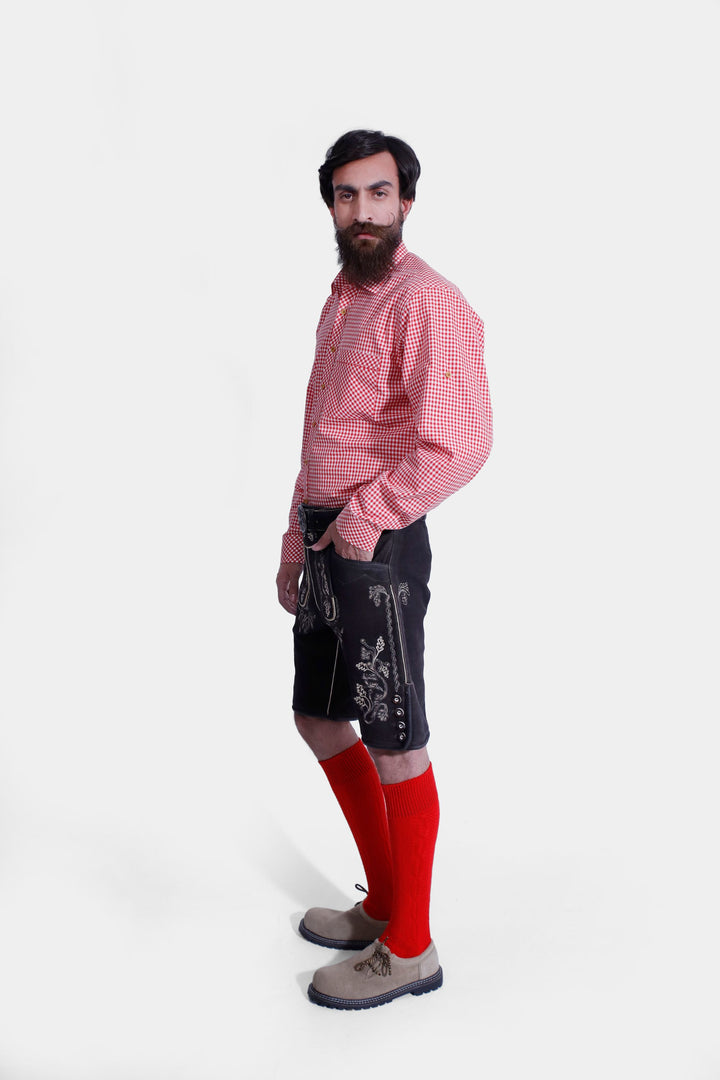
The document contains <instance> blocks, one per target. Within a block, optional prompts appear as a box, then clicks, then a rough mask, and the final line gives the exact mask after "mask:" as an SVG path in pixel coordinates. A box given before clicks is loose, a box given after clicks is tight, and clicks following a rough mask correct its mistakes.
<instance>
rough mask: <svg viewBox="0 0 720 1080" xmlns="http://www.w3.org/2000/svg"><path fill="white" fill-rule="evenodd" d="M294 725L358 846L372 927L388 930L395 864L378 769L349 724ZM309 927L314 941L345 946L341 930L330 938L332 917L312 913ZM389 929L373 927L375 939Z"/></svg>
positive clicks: (300, 720) (304, 720)
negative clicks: (340, 942)
mask: <svg viewBox="0 0 720 1080" xmlns="http://www.w3.org/2000/svg"><path fill="white" fill-rule="evenodd" d="M295 724H296V725H297V729H298V731H299V732H300V734H301V735H302V737H303V739H304V740H305V742H306V743H307V744H308V746H309V747H310V749H311V750H312V751H313V753H314V754H315V756H316V758H317V759H318V761H319V763H320V766H321V768H322V770H323V772H324V773H325V775H326V776H327V778H328V781H329V783H330V787H331V788H332V790H333V793H334V795H335V797H336V799H337V800H338V803H339V804H340V808H341V810H342V812H343V814H344V815H345V820H346V821H347V823H348V825H349V827H350V831H351V832H352V834H353V837H354V839H355V843H356V844H357V847H358V852H359V854H360V859H361V860H362V864H363V868H364V870H365V875H366V879H367V883H368V895H367V897H366V898H365V900H364V901H363V904H362V907H363V910H364V912H365V914H366V915H368V916H369V917H370V919H371V920H372V921H373V922H375V923H383V924H385V923H386V922H387V920H388V918H389V917H390V909H391V905H392V862H391V858H390V838H389V835H388V822H387V812H386V809H385V798H384V796H383V791H382V787H381V785H380V779H379V777H378V773H377V769H376V768H375V765H374V764H373V761H372V758H371V757H370V755H369V754H368V752H367V750H366V749H365V747H364V746H363V744H362V743H361V742H360V740H359V739H358V737H357V735H356V734H355V731H354V729H353V727H352V725H351V724H350V723H348V722H347V721H338V720H322V719H318V718H317V717H311V716H305V715H304V714H302V713H296V714H295ZM322 910H323V912H325V911H326V909H322ZM333 922H334V920H333ZM305 925H306V929H309V930H312V931H313V933H314V934H315V938H317V937H326V938H334V939H335V940H340V939H341V937H342V932H341V930H340V929H339V928H338V927H339V926H340V925H341V924H338V926H336V928H335V930H334V931H333V932H331V931H330V929H328V930H327V932H325V930H324V927H326V926H329V924H328V917H327V915H326V914H322V915H319V914H318V912H317V909H314V910H313V911H312V912H308V914H307V915H306V917H305ZM384 928H385V927H384V925H383V926H382V927H380V928H379V927H378V926H373V927H372V929H373V930H374V931H375V933H378V932H379V929H384ZM367 929H368V928H367V926H365V925H364V924H363V925H362V926H361V927H360V931H361V932H362V933H363V934H366V933H367Z"/></svg>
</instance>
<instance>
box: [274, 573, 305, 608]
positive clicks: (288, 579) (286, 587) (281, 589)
mask: <svg viewBox="0 0 720 1080" xmlns="http://www.w3.org/2000/svg"><path fill="white" fill-rule="evenodd" d="M301 570H302V563H296V562H283V563H280V569H279V570H278V572H277V577H276V578H275V584H276V585H277V591H278V600H279V601H280V603H281V605H282V606H283V607H284V608H285V610H286V611H289V612H290V614H291V615H294V614H295V612H296V611H297V601H298V582H299V580H300V571H301Z"/></svg>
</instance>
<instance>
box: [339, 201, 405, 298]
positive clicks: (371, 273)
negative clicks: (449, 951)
mask: <svg viewBox="0 0 720 1080" xmlns="http://www.w3.org/2000/svg"><path fill="white" fill-rule="evenodd" d="M402 227H403V215H402V213H401V214H400V216H399V218H397V219H396V220H395V221H393V223H392V224H391V225H373V224H372V223H370V222H366V223H365V224H357V222H356V223H355V224H353V225H348V227H347V228H346V229H338V228H337V227H336V229H335V239H336V240H337V247H338V262H339V263H340V265H341V266H342V268H343V271H344V273H345V276H346V277H347V279H348V281H349V282H350V284H351V285H377V284H378V282H380V281H382V280H383V278H384V277H386V276H387V275H388V273H389V272H390V270H391V269H392V262H393V255H394V254H395V251H396V250H397V247H398V245H399V243H400V241H401V240H402ZM360 233H368V234H369V235H370V236H376V237H377V238H378V239H377V241H376V243H373V242H372V241H370V240H357V239H356V237H357V236H358V235H359V234H360Z"/></svg>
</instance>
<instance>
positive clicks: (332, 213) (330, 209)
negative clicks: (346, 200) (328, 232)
mask: <svg viewBox="0 0 720 1080" xmlns="http://www.w3.org/2000/svg"><path fill="white" fill-rule="evenodd" d="M325 205H326V206H327V203H326V204H325ZM328 210H329V211H330V217H331V218H332V219H333V223H334V222H335V207H334V206H328Z"/></svg>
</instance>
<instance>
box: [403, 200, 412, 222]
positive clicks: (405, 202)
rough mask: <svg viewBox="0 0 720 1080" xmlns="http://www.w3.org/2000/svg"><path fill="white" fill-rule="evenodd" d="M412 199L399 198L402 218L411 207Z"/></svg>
mask: <svg viewBox="0 0 720 1080" xmlns="http://www.w3.org/2000/svg"><path fill="white" fill-rule="evenodd" d="M413 202H414V199H401V200H400V209H401V210H402V214H403V219H404V218H406V217H407V216H408V214H409V213H410V211H411V210H412V207H413Z"/></svg>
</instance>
